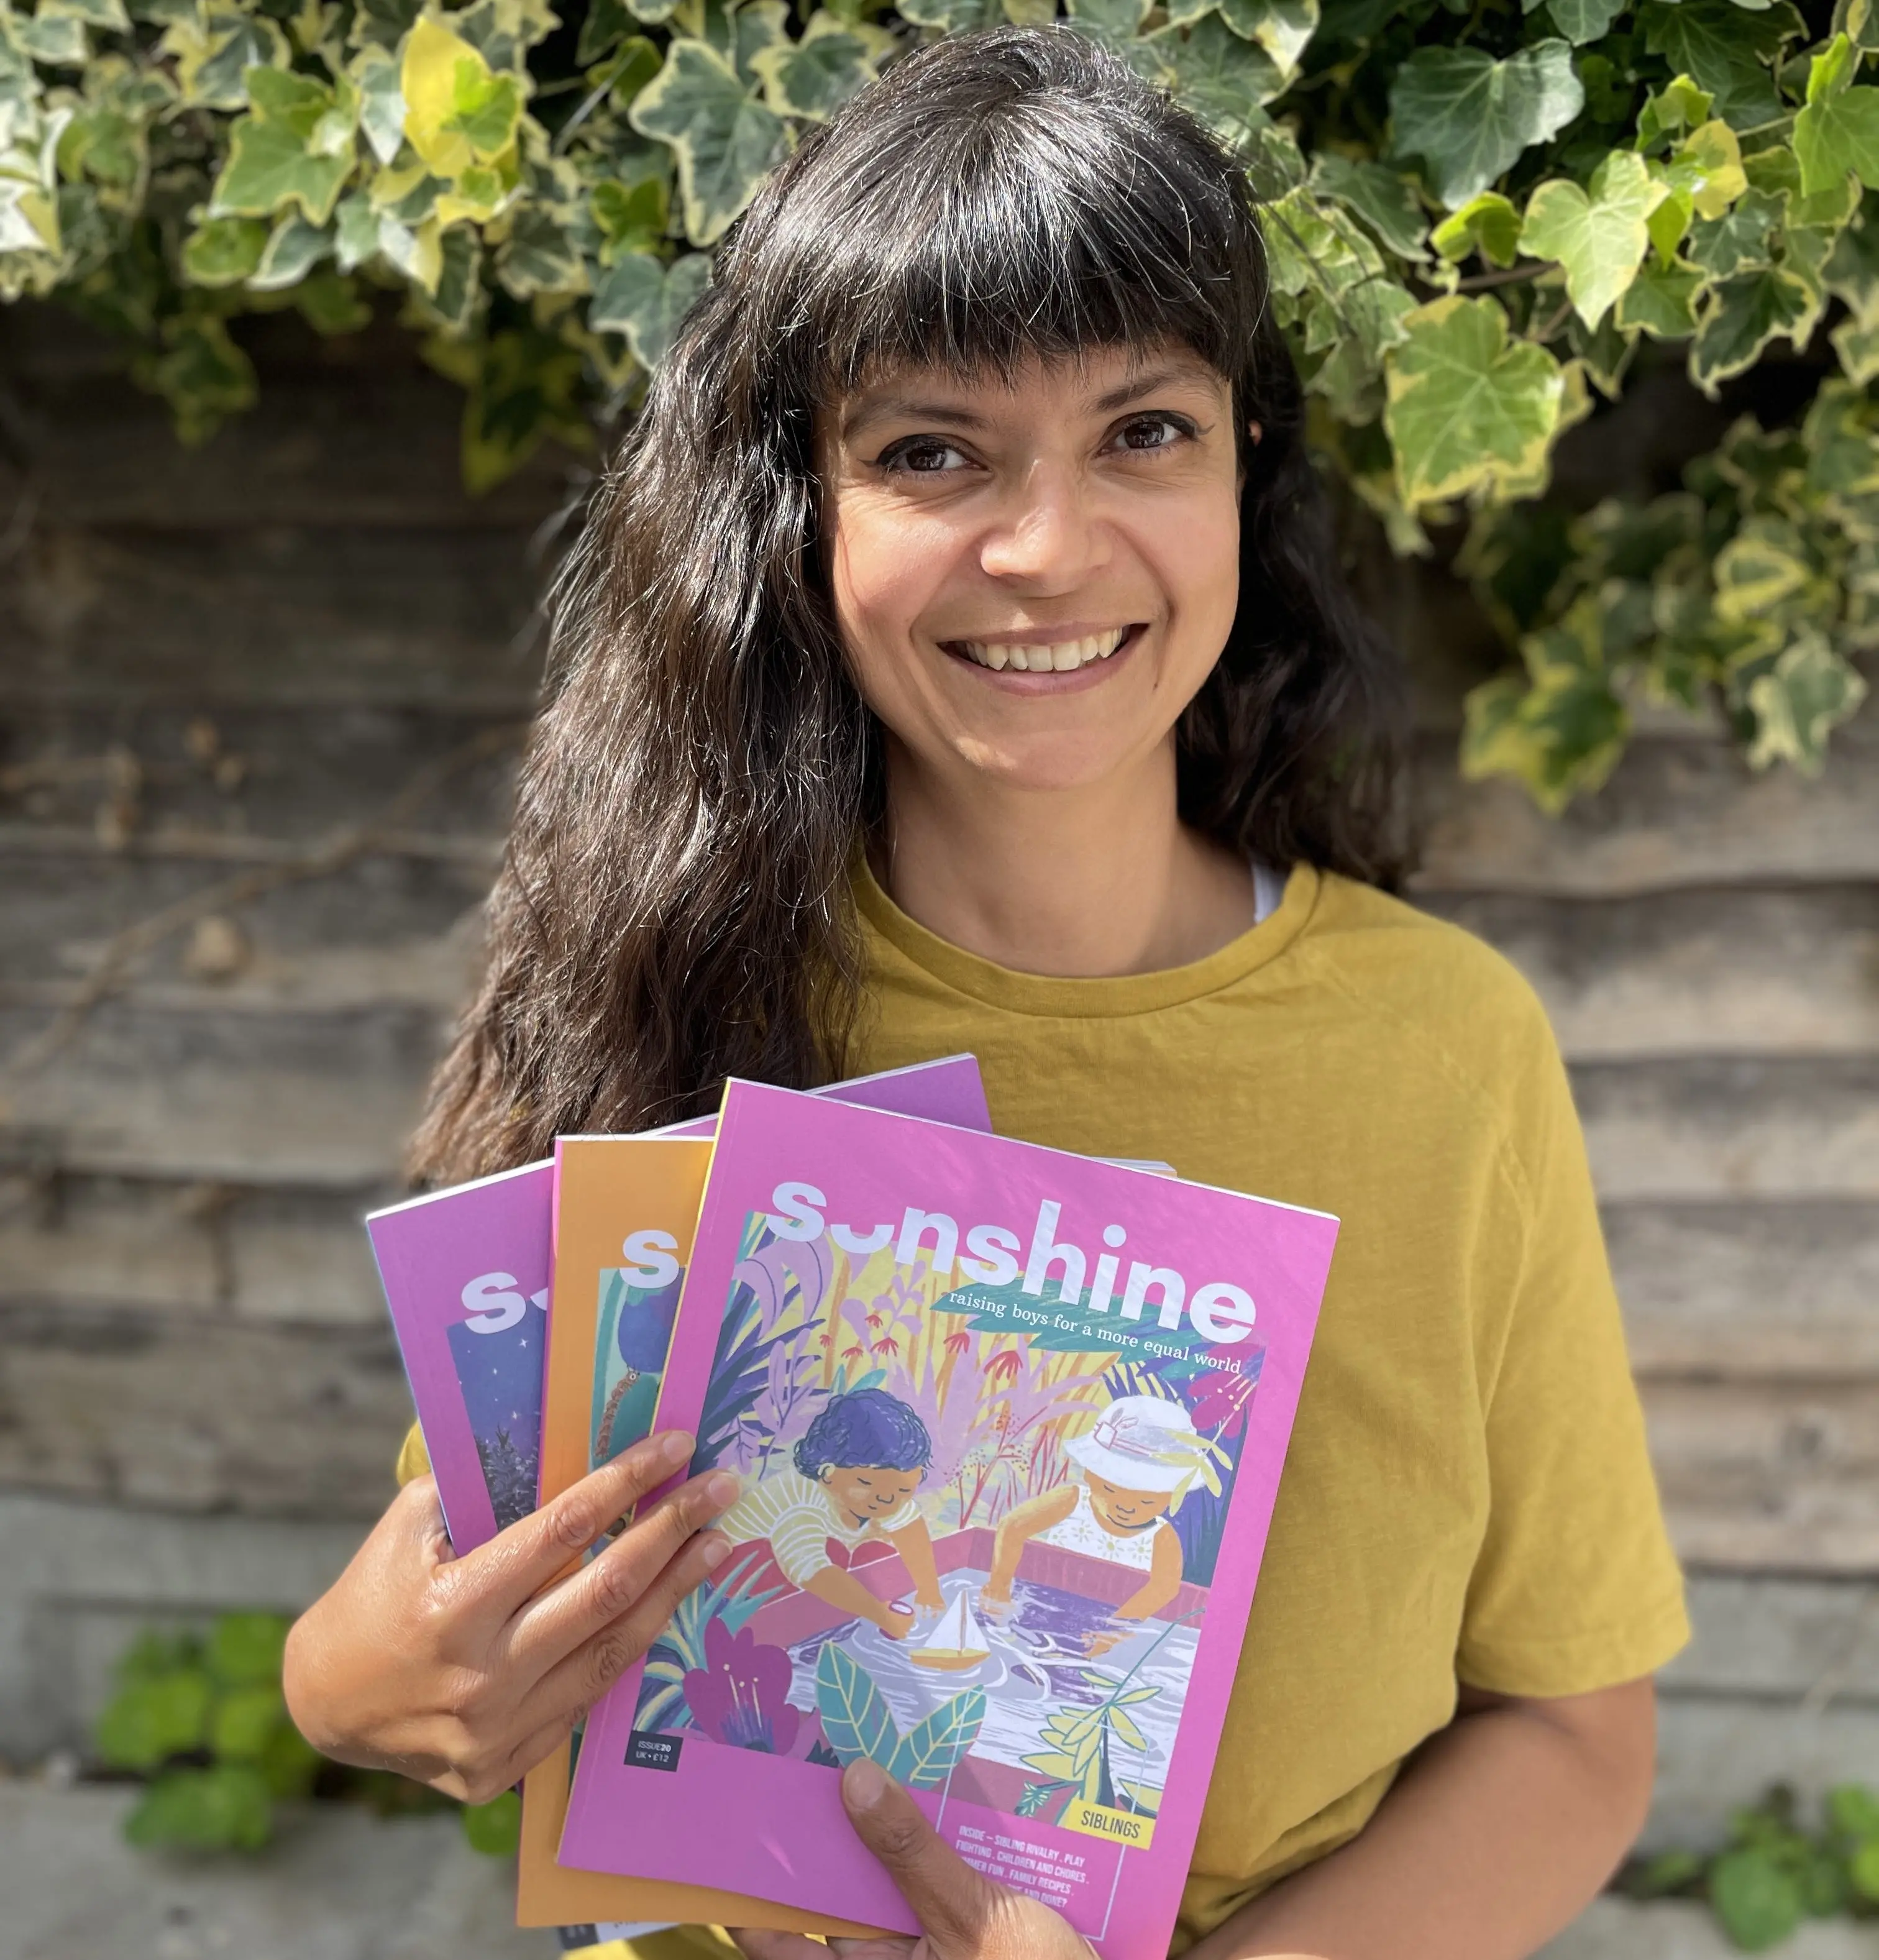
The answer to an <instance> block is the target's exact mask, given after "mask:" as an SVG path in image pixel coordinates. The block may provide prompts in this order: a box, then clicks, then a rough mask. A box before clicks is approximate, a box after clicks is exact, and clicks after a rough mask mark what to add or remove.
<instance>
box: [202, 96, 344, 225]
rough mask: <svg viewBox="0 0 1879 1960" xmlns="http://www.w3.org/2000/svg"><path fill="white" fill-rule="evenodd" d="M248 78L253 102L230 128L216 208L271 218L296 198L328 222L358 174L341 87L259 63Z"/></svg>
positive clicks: (214, 211) (212, 203)
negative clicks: (344, 189) (340, 97)
mask: <svg viewBox="0 0 1879 1960" xmlns="http://www.w3.org/2000/svg"><path fill="white" fill-rule="evenodd" d="M247 79H248V92H249V97H250V100H251V101H253V103H254V110H253V113H252V114H250V115H247V116H242V117H241V118H240V119H239V120H238V121H237V122H236V123H235V124H234V127H233V128H232V129H231V130H230V132H229V138H228V161H227V163H226V164H224V166H223V167H222V173H221V176H220V177H218V178H217V179H216V180H215V189H214V191H213V192H211V195H210V198H209V211H210V213H211V215H212V216H215V217H218V218H224V217H234V218H269V217H272V215H274V213H275V212H277V211H279V210H281V208H283V207H284V206H285V205H289V204H291V205H296V206H297V208H299V210H300V214H301V215H302V216H303V217H304V218H306V219H307V221H308V222H309V223H310V224H315V225H321V224H325V223H326V221H327V219H328V218H330V217H331V216H332V208H333V206H334V205H335V204H336V203H337V202H339V192H340V190H341V189H342V186H344V184H345V181H346V179H347V178H348V177H350V176H351V174H352V161H353V142H352V137H351V132H350V130H349V129H347V128H346V126H345V116H344V113H343V110H342V107H341V105H340V103H339V101H338V100H337V99H336V97H335V94H334V91H332V89H330V88H329V87H326V85H325V84H323V83H322V82H317V81H313V80H312V79H311V78H310V77H308V76H306V75H292V74H289V73H288V72H286V71H285V70H283V69H279V68H250V70H249V71H248V77H247Z"/></svg>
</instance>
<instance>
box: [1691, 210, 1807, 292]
mask: <svg viewBox="0 0 1879 1960" xmlns="http://www.w3.org/2000/svg"><path fill="white" fill-rule="evenodd" d="M1785 205H1786V200H1785V199H1783V198H1780V197H1771V196H1769V195H1768V194H1767V193H1766V192H1763V191H1759V190H1752V191H1750V192H1748V194H1747V196H1745V197H1744V198H1743V199H1742V200H1741V202H1740V203H1739V204H1738V205H1736V207H1735V208H1734V210H1733V211H1730V212H1725V214H1724V215H1722V217H1721V218H1715V219H1712V220H1710V221H1708V222H1706V223H1704V224H1699V225H1697V226H1696V228H1694V229H1693V231H1692V232H1691V233H1690V252H1689V256H1690V259H1691V261H1692V263H1694V264H1696V265H1698V266H1701V267H1702V268H1703V270H1704V271H1705V272H1707V273H1708V274H1709V276H1710V277H1711V278H1712V279H1728V278H1734V276H1735V275H1736V274H1737V273H1738V272H1757V271H1759V270H1760V269H1762V268H1763V267H1765V266H1772V264H1773V263H1774V259H1773V256H1772V253H1770V251H1769V243H1768V240H1769V233H1770V232H1771V231H1773V230H1774V228H1775V227H1776V225H1777V224H1779V223H1780V222H1781V220H1782V213H1783V211H1784V209H1785Z"/></svg>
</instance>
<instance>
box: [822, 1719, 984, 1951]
mask: <svg viewBox="0 0 1879 1960" xmlns="http://www.w3.org/2000/svg"><path fill="white" fill-rule="evenodd" d="M841 1800H842V1803H843V1806H844V1808H845V1809H847V1812H848V1821H849V1822H850V1823H851V1824H852V1825H854V1828H855V1835H856V1836H857V1837H858V1838H860V1840H861V1841H862V1843H863V1844H865V1845H866V1847H868V1849H869V1850H870V1851H872V1852H873V1853H874V1855H875V1857H877V1858H878V1859H879V1860H880V1861H881V1864H882V1867H883V1869H885V1871H886V1873H887V1875H888V1876H889V1878H890V1879H892V1880H893V1881H894V1882H895V1885H896V1886H898V1888H899V1890H900V1895H901V1898H904V1899H905V1900H906V1901H907V1903H908V1904H909V1905H910V1906H911V1907H912V1908H913V1910H914V1917H916V1918H917V1920H919V1921H920V1925H921V1926H922V1927H924V1929H925V1930H926V1933H927V1937H928V1938H929V1939H930V1940H931V1941H932V1943H933V1946H934V1947H935V1949H936V1955H937V1960H971V1956H973V1955H977V1954H978V1953H980V1952H981V1951H982V1950H983V1949H984V1941H985V1937H986V1934H987V1931H988V1930H989V1929H990V1926H991V1923H992V1920H993V1918H994V1915H995V1914H996V1913H997V1909H998V1898H999V1888H998V1887H997V1886H996V1885H993V1884H992V1883H991V1882H990V1881H989V1880H987V1879H983V1878H981V1876H979V1874H978V1873H977V1872H975V1871H974V1870H973V1869H972V1868H971V1866H970V1865H968V1863H966V1862H965V1860H964V1859H963V1858H962V1857H960V1856H959V1854H958V1853H957V1852H955V1851H954V1850H952V1849H951V1848H950V1847H949V1846H948V1845H946V1844H944V1843H943V1841H941V1838H940V1834H939V1833H938V1832H937V1831H935V1830H934V1828H933V1826H932V1825H930V1824H929V1823H928V1822H927V1820H926V1818H925V1817H924V1815H922V1814H921V1812H920V1806H918V1805H917V1804H916V1803H914V1799H912V1798H911V1796H908V1794H907V1793H906V1791H905V1790H902V1789H901V1787H900V1785H899V1784H898V1783H896V1782H895V1780H894V1779H893V1778H892V1777H890V1776H889V1774H887V1772H886V1771H885V1770H884V1769H882V1768H881V1766H880V1765H879V1764H878V1763H873V1762H870V1761H869V1760H868V1758H866V1756H858V1757H857V1758H856V1759H855V1760H854V1761H853V1762H851V1763H850V1764H849V1765H848V1767H847V1769H845V1770H844V1771H843V1772H842V1777H841Z"/></svg>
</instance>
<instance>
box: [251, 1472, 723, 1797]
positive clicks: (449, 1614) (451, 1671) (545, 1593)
mask: <svg viewBox="0 0 1879 1960" xmlns="http://www.w3.org/2000/svg"><path fill="white" fill-rule="evenodd" d="M691 1454H692V1439H691V1437H688V1436H684V1435H668V1436H663V1437H648V1438H647V1440H646V1441H645V1442H644V1443H638V1444H636V1445H635V1446H634V1447H633V1448H632V1449H629V1450H628V1451H626V1452H625V1453H624V1454H623V1455H622V1456H620V1457H619V1458H618V1459H616V1460H615V1462H612V1463H609V1465H606V1468H603V1469H600V1470H596V1472H594V1473H593V1475H592V1476H590V1477H584V1478H582V1479H581V1481H580V1482H579V1483H578V1484H575V1485H574V1487H573V1488H571V1489H570V1490H568V1491H564V1492H563V1494H561V1496H560V1497H557V1498H555V1499H554V1500H553V1501H552V1503H548V1504H547V1505H545V1506H544V1507H543V1508H542V1510H539V1511H536V1512H535V1513H533V1514H532V1515H530V1516H528V1517H526V1518H523V1519H520V1521H519V1522H518V1523H515V1524H513V1525H511V1526H510V1527H509V1528H508V1529H507V1531H504V1532H501V1533H499V1534H498V1535H497V1536H496V1537H494V1538H491V1540H490V1542H488V1544H487V1545H482V1546H479V1547H478V1549H477V1550H475V1551H472V1552H471V1553H469V1554H468V1555H467V1556H466V1557H464V1558H453V1557H452V1555H451V1552H450V1540H449V1538H448V1537H447V1535H445V1532H444V1518H443V1515H442V1513H441V1512H440V1510H439V1509H438V1506H437V1485H436V1483H435V1482H434V1480H433V1479H432V1478H428V1477H420V1478H417V1479H415V1481H413V1482H412V1483H410V1484H407V1485H406V1486H405V1488H404V1489H403V1490H402V1491H400V1492H399V1494H398V1495H397V1497H395V1498H394V1499H393V1501H392V1503H391V1506H390V1507H389V1510H386V1513H385V1515H384V1516H383V1517H382V1518H380V1520H379V1521H378V1523H377V1524H376V1525H375V1526H374V1527H373V1529H372V1533H371V1535H370V1537H369V1538H367V1540H366V1541H365V1542H364V1545H361V1547H360V1548H359V1549H358V1552H357V1554H355V1555H354V1558H353V1561H352V1563H351V1564H350V1565H348V1567H346V1569H345V1571H344V1572H342V1573H341V1574H340V1575H339V1579H338V1580H336V1581H335V1583H334V1585H333V1586H332V1589H330V1590H329V1592H328V1593H326V1594H325V1595H324V1596H323V1597H322V1598H320V1599H316V1601H315V1602H313V1605H311V1606H310V1607H309V1608H307V1611H306V1612H305V1613H304V1614H303V1615H301V1616H300V1619H299V1621H297V1623H296V1624H295V1625H294V1630H293V1631H292V1632H291V1634H289V1635H288V1643H287V1656H286V1663H285V1668H284V1670H283V1675H282V1686H283V1687H284V1688H285V1691H286V1694H287V1703H288V1710H289V1711H290V1712H291V1714H292V1716H293V1717H294V1723H295V1724H296V1726H297V1727H298V1728H299V1729H300V1733H301V1734H303V1735H304V1736H305V1737H306V1738H307V1740H308V1741H309V1742H311V1743H312V1744H313V1746H314V1748H316V1749H319V1750H320V1751H321V1752H323V1753H324V1754H325V1755H329V1756H332V1757H335V1758H337V1759H338V1760H339V1761H341V1762H347V1763H358V1764H361V1765H363V1766H364V1767H366V1768H373V1769H391V1770H396V1771H399V1772H401V1773H402V1774H404V1775H405V1776H408V1777H415V1779H416V1780H418V1782H420V1783H429V1784H430V1785H431V1787H433V1788H434V1789H437V1790H442V1791H444V1793H445V1794H446V1795H447V1796H455V1797H460V1798H462V1799H463V1800H464V1801H465V1802H466V1803H483V1802H485V1801H486V1800H487V1799H489V1798H490V1797H491V1796H494V1795H495V1794H496V1793H497V1792H498V1791H499V1790H507V1788H508V1787H510V1785H511V1784H512V1783H514V1782H515V1781H516V1780H517V1779H518V1778H519V1777H520V1776H521V1775H522V1774H523V1771H526V1770H529V1769H531V1768H533V1767H534V1766H535V1764H537V1763H538V1762H539V1761H541V1760H542V1758H543V1757H544V1756H545V1755H547V1754H548V1752H549V1751H550V1750H551V1749H552V1748H554V1746H555V1744H556V1743H557V1742H559V1741H561V1739H562V1737H564V1736H566V1735H567V1734H568V1733H569V1731H570V1730H571V1729H572V1728H573V1727H574V1723H576V1722H577V1720H579V1719H580V1716H581V1715H582V1713H583V1711H584V1710H587V1708H588V1707H590V1706H591V1705H592V1704H593V1702H594V1701H596V1699H597V1698H599V1696H600V1695H601V1694H603V1693H604V1692H605V1691H606V1689H607V1688H609V1687H610V1686H611V1685H612V1684H613V1682H615V1681H617V1680H618V1678H619V1677H620V1676H621V1675H622V1674H624V1673H625V1672H626V1670H627V1669H628V1668H629V1667H631V1666H632V1664H633V1663H634V1661H636V1660H637V1659H639V1657H640V1656H641V1655H642V1654H643V1653H645V1651H646V1650H647V1648H648V1647H650V1646H651V1645H652V1643H653V1640H654V1639H655V1638H657V1636H658V1634H659V1633H660V1630H661V1629H662V1628H663V1627H664V1626H665V1624H666V1621H667V1620H669V1618H671V1616H672V1609H673V1608H675V1607H676V1605H678V1603H679V1601H680V1600H681V1599H683V1598H684V1596H685V1594H686V1593H689V1592H690V1591H691V1590H692V1588H693V1587H694V1586H696V1585H697V1584H698V1583H699V1582H700V1580H702V1579H703V1578H704V1576H705V1574H706V1573H708V1572H709V1571H710V1570H711V1568H712V1567H714V1565H716V1564H717V1563H718V1561H720V1559H722V1558H723V1556H724V1554H726V1551H729V1549H730V1546H729V1545H728V1544H727V1542H726V1540H725V1539H724V1538H723V1536H722V1535H720V1534H719V1533H717V1532H710V1533H707V1534H705V1535H699V1534H700V1532H701V1527H703V1526H706V1525H708V1524H709V1523H711V1520H712V1519H714V1518H715V1517H716V1516H717V1515H718V1514H719V1513H720V1512H721V1511H723V1510H725V1509H726V1507H728V1506H729V1505H730V1504H731V1503H733V1502H734V1501H735V1500H736V1496H737V1491H738V1484H737V1479H736V1478H735V1477H732V1476H729V1475H726V1474H725V1473H724V1472H722V1471H720V1472H716V1473H714V1474H713V1475H708V1476H704V1477H698V1478H693V1479H692V1481H691V1482H690V1483H688V1484H685V1485H684V1486H683V1487H682V1488H680V1489H679V1490H677V1491H674V1492H672V1494H670V1495H669V1496H668V1497H664V1498H663V1499H661V1500H660V1502H659V1503H657V1505H655V1506H654V1507H653V1509H652V1510H650V1512H648V1513H647V1515H646V1516H644V1517H643V1518H641V1519H640V1520H639V1521H638V1523H636V1524H633V1525H629V1526H628V1527H627V1528H626V1529H625V1530H624V1531H623V1532H621V1534H620V1535H619V1536H618V1538H616V1539H615V1541H614V1542H613V1543H612V1544H611V1545H609V1546H607V1547H606V1549H605V1550H604V1551H602V1552H601V1553H599V1555H598V1556H597V1557H596V1558H594V1559H593V1561H591V1562H590V1563H589V1564H586V1565H584V1566H581V1567H579V1568H578V1569H577V1570H569V1569H568V1568H569V1567H570V1566H571V1564H573V1563H574V1561H577V1560H578V1559H579V1558H580V1556H581V1554H583V1553H584V1552H585V1551H587V1549H588V1548H590V1546H592V1545H594V1544H595V1543H596V1542H598V1541H599V1539H600V1538H602V1537H603V1536H605V1535H606V1532H607V1530H608V1529H609V1526H612V1525H613V1524H614V1523H615V1522H616V1521H617V1520H618V1519H619V1517H620V1516H622V1513H624V1512H625V1511H626V1510H628V1509H629V1508H630V1507H631V1506H632V1505H633V1504H634V1503H635V1502H637V1500H638V1499H640V1498H641V1497H644V1495H645V1494H646V1493H647V1491H650V1490H652V1489H653V1488H655V1487H656V1486H657V1484H660V1482H661V1481H663V1480H664V1479H665V1478H667V1477H669V1476H670V1475H672V1472H673V1471H674V1470H675V1469H676V1468H677V1467H678V1466H679V1465H680V1464H682V1463H683V1462H685V1461H686V1459H688V1457H689V1456H691Z"/></svg>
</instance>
